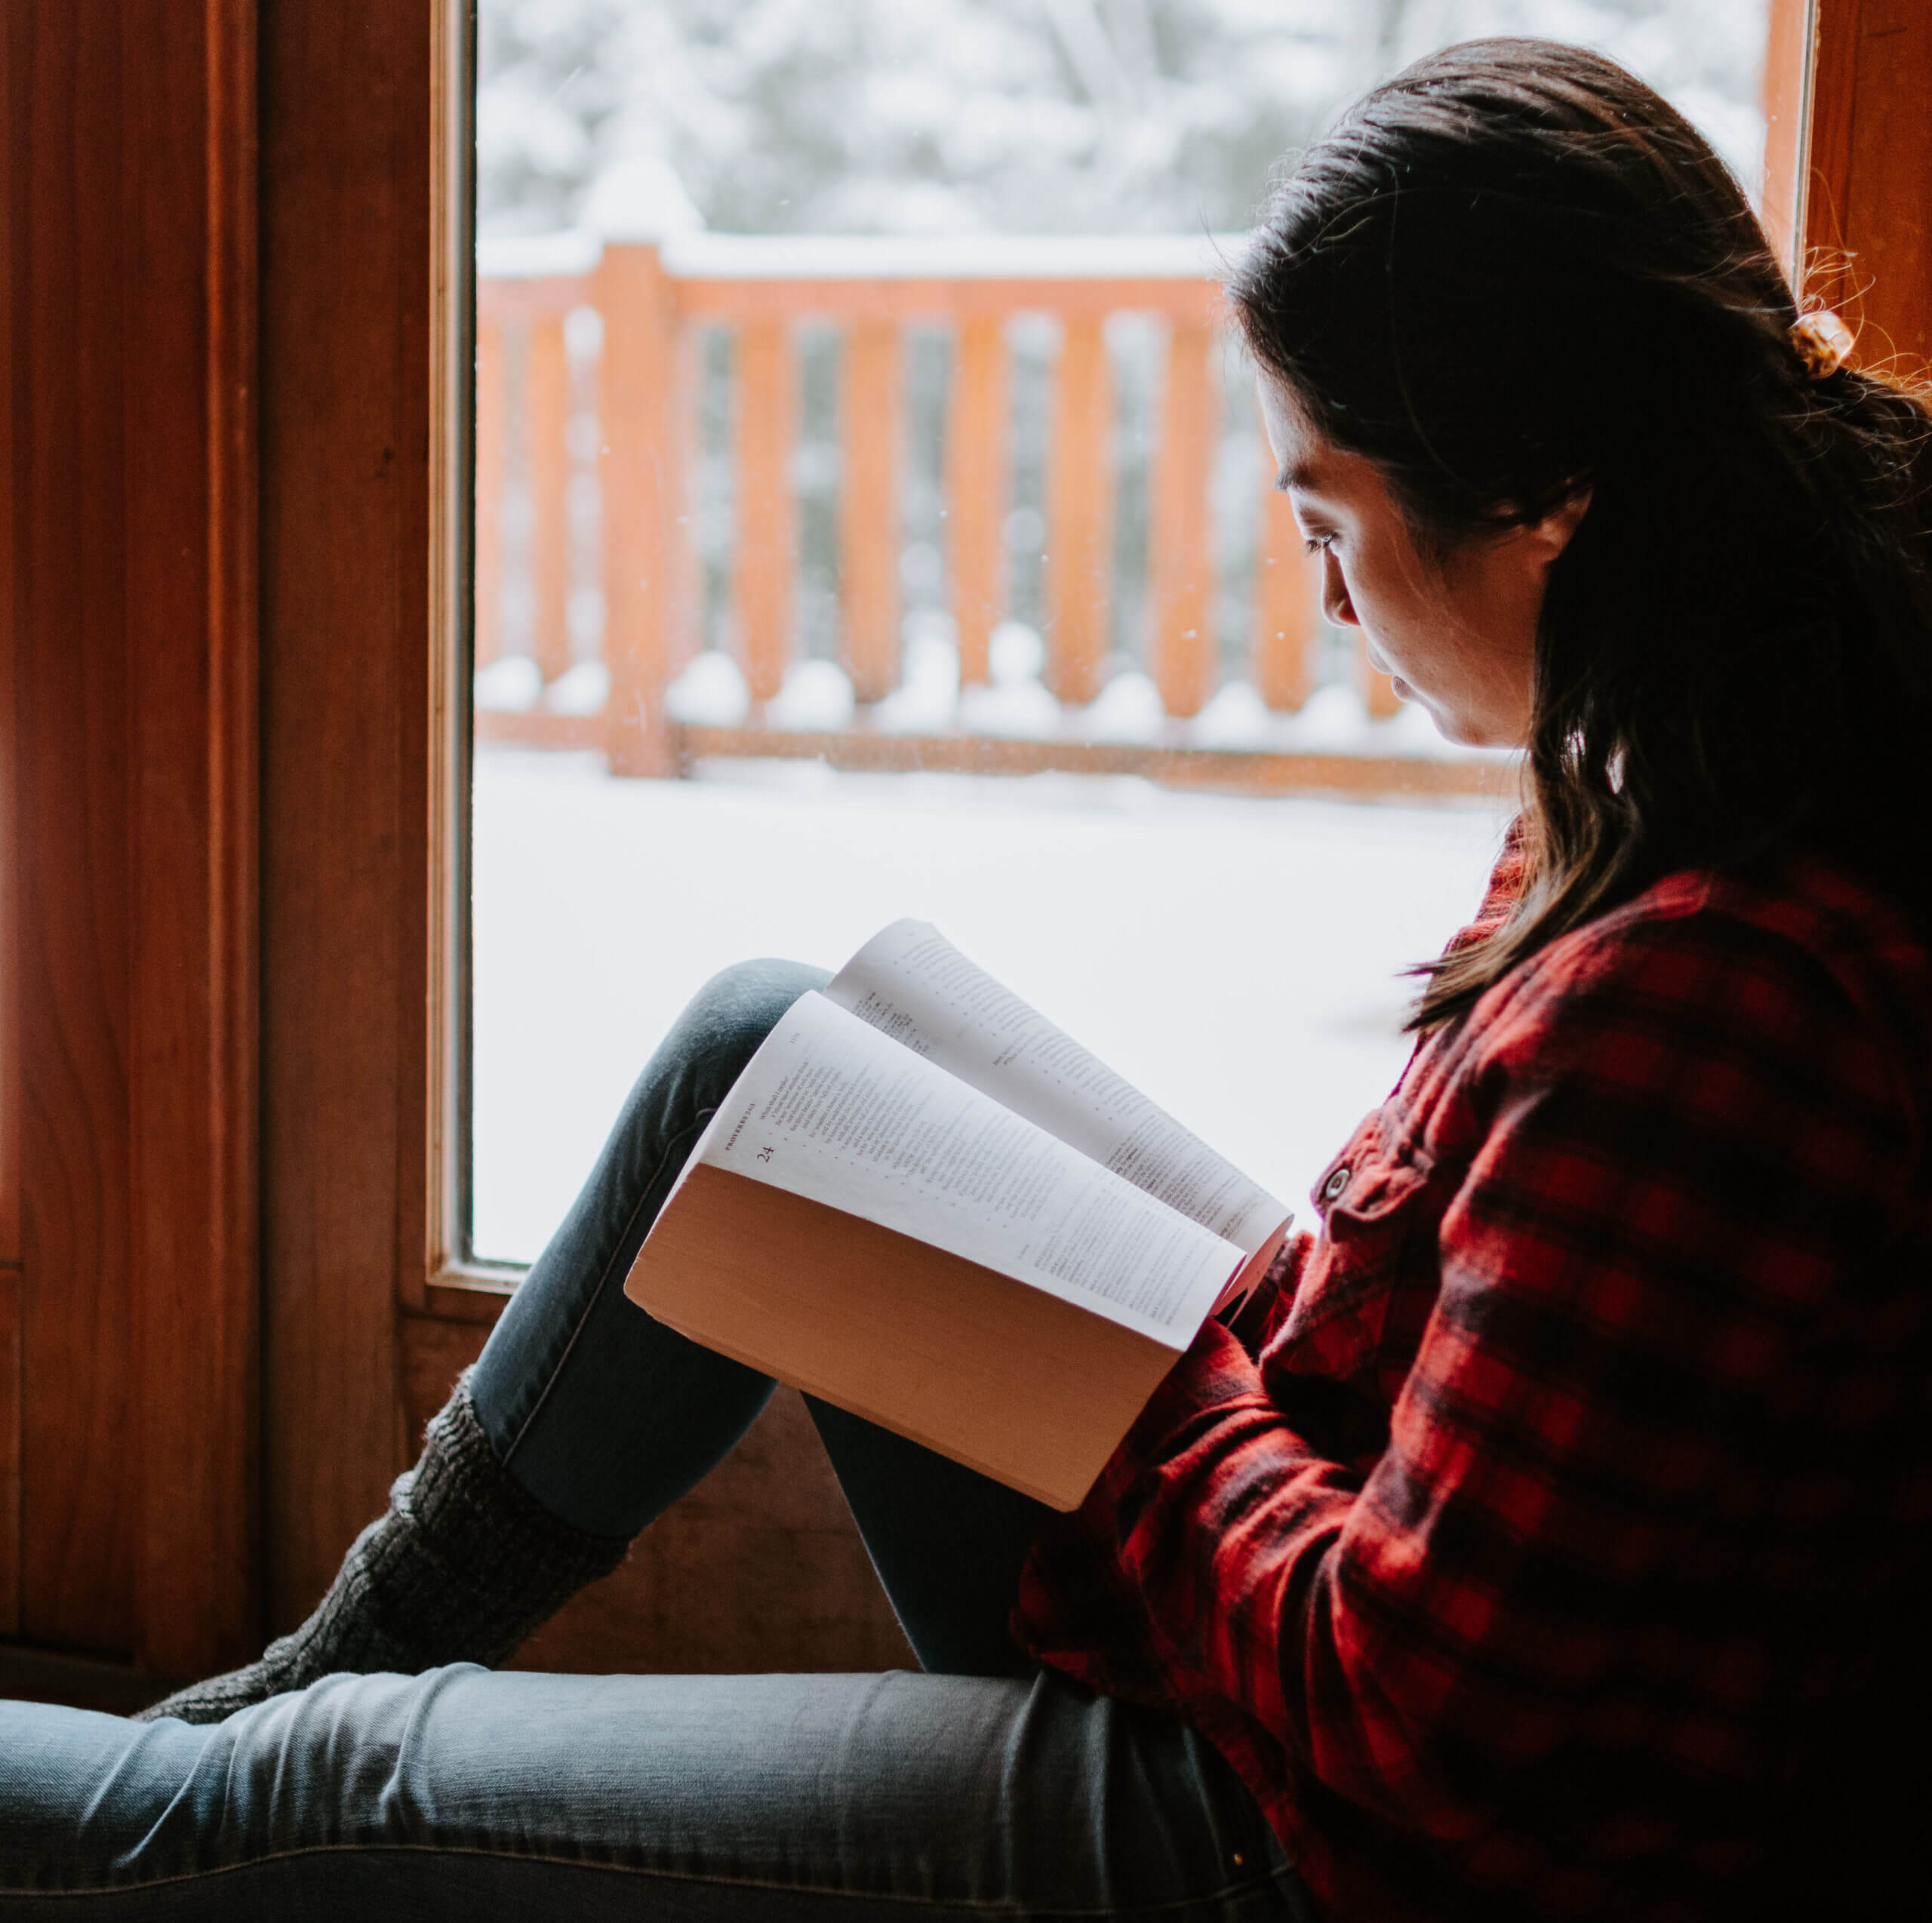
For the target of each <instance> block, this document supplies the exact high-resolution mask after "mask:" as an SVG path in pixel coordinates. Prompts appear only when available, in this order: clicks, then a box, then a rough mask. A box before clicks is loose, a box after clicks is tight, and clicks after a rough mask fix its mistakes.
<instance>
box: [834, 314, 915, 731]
mask: <svg viewBox="0 0 1932 1923" xmlns="http://www.w3.org/2000/svg"><path fill="white" fill-rule="evenodd" d="M844 359H845V365H844V370H843V378H842V379H841V382H840V393H839V439H840V442H841V446H842V448H843V454H844V460H843V463H842V470H843V471H842V475H841V484H840V491H839V503H838V599H839V610H840V613H841V615H842V617H843V618H844V629H845V632H844V655H845V669H846V672H848V674H849V675H851V678H852V690H853V692H854V694H856V695H857V697H858V698H859V699H860V700H861V701H876V700H879V699H880V698H881V697H882V696H884V695H887V694H890V693H891V691H892V689H893V688H894V685H896V684H897V681H898V679H899V442H900V407H901V398H900V396H901V383H900V354H899V331H898V329H897V328H895V327H894V326H893V325H891V323H890V322H878V321H860V322H855V323H854V325H853V326H852V327H851V328H850V329H848V331H847V333H846V336H845V355H844Z"/></svg>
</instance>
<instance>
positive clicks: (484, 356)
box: [472, 314, 508, 668]
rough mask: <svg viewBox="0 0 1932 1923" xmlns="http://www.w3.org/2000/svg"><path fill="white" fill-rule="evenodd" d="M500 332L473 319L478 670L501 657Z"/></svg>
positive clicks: (492, 323) (485, 320)
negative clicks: (474, 335)
mask: <svg viewBox="0 0 1932 1923" xmlns="http://www.w3.org/2000/svg"><path fill="white" fill-rule="evenodd" d="M507 371H508V370H507V368H506V366H505V364H504V358H503V327H502V325H501V323H500V322H498V321H497V320H495V319H494V318H492V317H491V316H489V315H483V314H479V315H478V316H477V318H476V446H475V458H476V532H475V554H474V555H473V556H472V579H473V580H474V583H475V586H474V589H473V594H474V598H475V600H474V606H473V608H472V620H473V622H474V629H473V636H472V638H473V644H474V665H475V666H477V667H479V668H481V667H484V666H488V663H491V662H492V661H494V660H496V658H497V656H498V655H499V654H501V653H502V652H503V429H504V426H505V422H504V418H503V411H504V397H503V386H504V381H505V378H506V374H507Z"/></svg>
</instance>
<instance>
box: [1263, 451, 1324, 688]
mask: <svg viewBox="0 0 1932 1923" xmlns="http://www.w3.org/2000/svg"><path fill="white" fill-rule="evenodd" d="M1254 629H1255V632H1254V683H1255V686H1256V688H1257V689H1259V691H1260V695H1261V698H1262V700H1263V701H1265V702H1266V703H1267V704H1268V706H1269V707H1270V708H1272V709H1274V710H1275V712H1277V713H1279V714H1290V713H1292V712H1294V710H1295V709H1297V708H1299V707H1300V706H1301V705H1302V703H1303V702H1305V701H1306V700H1307V699H1308V694H1309V658H1308V657H1309V651H1310V650H1311V649H1312V647H1313V646H1314V644H1315V635H1317V634H1318V632H1320V630H1321V587H1320V581H1319V577H1318V573H1317V571H1316V569H1315V565H1314V564H1313V562H1312V561H1311V560H1310V558H1309V555H1308V554H1307V552H1306V550H1305V549H1303V545H1302V536H1301V530H1300V528H1298V527H1297V526H1296V525H1295V517H1294V513H1293V512H1291V509H1290V508H1289V506H1288V497H1287V495H1286V494H1283V493H1282V492H1281V490H1280V489H1279V488H1277V487H1276V486H1275V477H1274V473H1273V471H1272V468H1271V469H1270V471H1269V476H1268V488H1267V491H1266V493H1265V494H1263V497H1262V503H1261V552H1260V555H1259V556H1258V557H1257V567H1256V570H1255V581H1254Z"/></svg>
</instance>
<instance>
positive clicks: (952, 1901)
mask: <svg viewBox="0 0 1932 1923" xmlns="http://www.w3.org/2000/svg"><path fill="white" fill-rule="evenodd" d="M365 1855H371V1856H425V1857H482V1858H484V1859H485V1860H489V1861H491V1862H497V1863H545V1864H548V1865H549V1866H552V1868H555V1869H588V1870H592V1871H595V1872H600V1873H601V1874H604V1875H613V1876H649V1877H653V1878H657V1880H659V1881H664V1882H677V1883H690V1884H693V1885H697V1886H698V1887H700V1888H706V1889H720V1890H768V1891H772V1892H774V1894H781V1895H786V1896H798V1897H839V1898H841V1899H843V1900H847V1901H850V1902H857V1903H924V1904H928V1905H929V1906H931V1907H932V1908H934V1909H958V1910H980V1911H985V1912H988V1913H989V1914H999V1913H1002V1912H1003V1913H1004V1914H1005V1915H1009V1916H1016V1917H1019V1916H1024V1917H1035V1918H1056V1917H1063V1918H1069V1919H1073V1918H1096V1919H1098V1918H1109V1917H1142V1916H1145V1917H1156V1916H1163V1915H1174V1914H1175V1913H1176V1912H1184V1911H1186V1910H1188V1909H1194V1908H1197V1907H1198V1906H1201V1905H1202V1904H1205V1903H1226V1902H1228V1901H1229V1900H1238V1899H1239V1898H1241V1897H1247V1896H1252V1895H1254V1894H1257V1892H1260V1891H1266V1890H1267V1889H1269V1888H1281V1887H1283V1886H1284V1878H1290V1879H1293V1880H1294V1881H1295V1882H1297V1884H1298V1883H1299V1881H1300V1879H1299V1878H1296V1877H1295V1875H1294V1869H1293V1868H1292V1866H1290V1865H1287V1864H1285V1863H1284V1864H1281V1865H1278V1866H1276V1867H1275V1869H1271V1870H1269V1872H1267V1874H1266V1875H1260V1876H1249V1877H1244V1878H1241V1880H1240V1881H1238V1882H1234V1883H1223V1884H1222V1885H1220V1886H1219V1887H1218V1888H1215V1889H1212V1890H1204V1891H1201V1893H1200V1894H1198V1895H1195V1896H1186V1897H1175V1898H1174V1900H1172V1901H1171V1902H1168V1903H1141V1904H1137V1905H1135V1906H1134V1907H1132V1908H1131V1909H1122V1908H1121V1907H1120V1906H1119V1905H1118V1904H1109V1905H1108V1906H1106V1907H1104V1908H1091V1907H1081V1908H1077V1909H1067V1908H1065V1907H1057V1908H1051V1909H1038V1908H1035V1907H1034V1906H1031V1905H1029V1904H1027V1903H1025V1902H1024V1901H1023V1900H1021V1899H1020V1898H1017V1897H925V1896H921V1895H920V1894H918V1893H917V1892H913V1891H895V1890H854V1889H850V1888H840V1887H838V1886H837V1885H832V1884H824V1883H794V1882H783V1883H781V1882H778V1881H775V1880H774V1879H773V1878H770V1877H763V1876H718V1875H705V1874H704V1873H703V1872H701V1871H696V1870H688V1869H662V1868H660V1867H658V1866H656V1865H654V1864H651V1863H597V1862H592V1861H589V1860H586V1858H584V1857H574V1856H558V1855H555V1854H552V1853H551V1852H550V1851H546V1850H506V1849H494V1848H489V1847H488V1846H487V1845H481V1844H441V1843H390V1842H368V1843H306V1844H303V1845H298V1846H297V1847H296V1848H291V1849H285V1850H269V1851H264V1852H263V1854H261V1855H260V1856H253V1857H246V1858H245V1859H244V1860H242V1861H240V1862H238V1863H214V1864H210V1865H208V1866H207V1867H205V1868H202V1869H184V1870H181V1871H180V1872H177V1873H176V1874H175V1875H171V1876H153V1877H149V1878H144V1879H143V1880H142V1881H139V1882H133V1883H96V1884H91V1885H88V1886H86V1887H85V1888H80V1889H68V1890H35V1889H28V1888H22V1887H20V1885H13V1886H11V1888H10V1887H8V1886H7V1885H0V1898H7V1899H12V1898H15V1897H23V1898H26V1899H29V1900H51V1901H60V1900H63V1899H75V1900H78V1899H80V1898H84V1897H114V1896H130V1897H132V1896H139V1895H141V1894H143V1892H145V1891H150V1890H162V1889H168V1888H174V1887H176V1886H178V1885H182V1884H186V1883H195V1882H201V1881H208V1880H210V1879H211V1878H215V1877H218V1876H236V1875H241V1874H242V1873H243V1872H245V1871H248V1870H251V1869H260V1868H262V1867H263V1866H265V1865H267V1864H269V1863H293V1862H295V1861H297V1860H300V1859H301V1858H303V1857H332V1856H365Z"/></svg>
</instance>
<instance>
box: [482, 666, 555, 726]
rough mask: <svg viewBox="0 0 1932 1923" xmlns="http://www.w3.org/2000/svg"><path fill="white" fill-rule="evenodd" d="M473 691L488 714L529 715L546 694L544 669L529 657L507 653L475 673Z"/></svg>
mask: <svg viewBox="0 0 1932 1923" xmlns="http://www.w3.org/2000/svg"><path fill="white" fill-rule="evenodd" d="M473 690H474V694H473V698H474V700H475V703H476V706H478V708H479V709H482V710H483V711H484V712H486V713H494V714H500V715H521V714H527V713H528V712H529V711H530V710H531V709H532V708H534V707H535V706H536V705H537V700H538V697H540V695H541V694H543V669H541V668H540V667H539V666H537V663H535V662H534V661H533V660H531V658H530V657H529V656H528V655H527V654H505V655H503V656H500V657H499V658H498V659H497V660H494V661H491V662H488V663H485V665H484V666H481V667H480V668H478V669H477V670H476V678H475V682H474V684H473Z"/></svg>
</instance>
